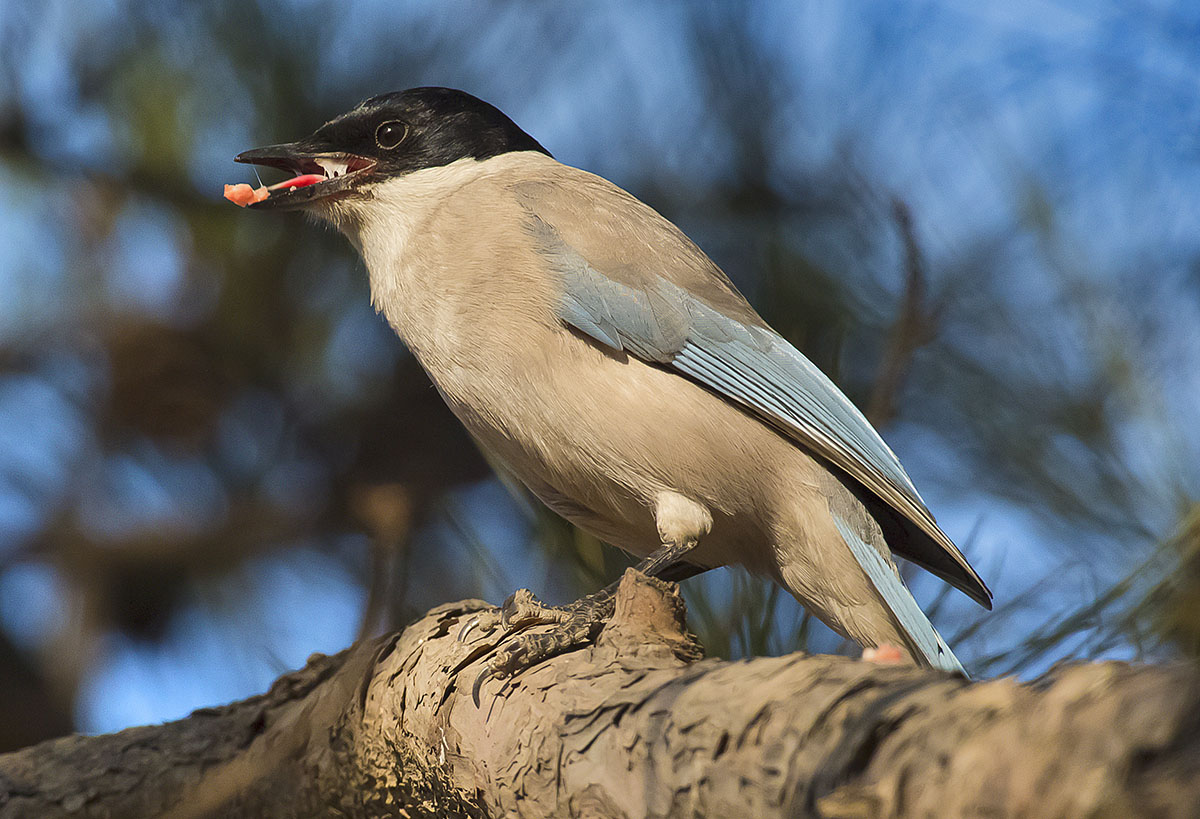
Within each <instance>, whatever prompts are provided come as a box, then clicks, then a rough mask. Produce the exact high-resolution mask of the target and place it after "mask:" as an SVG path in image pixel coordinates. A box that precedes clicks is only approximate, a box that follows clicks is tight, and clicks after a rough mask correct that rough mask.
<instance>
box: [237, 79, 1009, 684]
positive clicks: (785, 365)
mask: <svg viewBox="0 0 1200 819" xmlns="http://www.w3.org/2000/svg"><path fill="white" fill-rule="evenodd" d="M235 161H237V162H241V163H250V164H254V165H260V166H264V167H271V168H275V169H279V170H282V171H284V172H286V173H288V174H290V176H289V178H288V179H286V180H284V181H282V182H279V183H277V184H274V185H271V186H270V187H262V188H259V189H258V190H256V191H250V189H249V186H246V185H242V186H237V187H239V188H242V189H244V190H242V191H240V192H233V193H231V192H230V190H231V189H230V188H228V187H227V196H229V198H231V199H233V200H234V201H236V202H238V204H242V205H243V206H248V207H249V208H250V209H253V210H278V211H289V210H302V211H306V212H307V213H308V214H309V215H311V216H314V217H316V219H317V220H319V221H323V222H325V223H328V224H330V225H332V226H334V227H335V228H336V229H337V230H339V231H340V232H341V233H343V234H345V236H346V237H347V238H348V239H349V241H350V243H351V244H352V245H353V246H354V248H355V249H356V250H357V251H358V253H359V254H360V255H361V257H362V259H363V260H364V262H365V265H366V270H367V275H368V278H369V282H370V291H371V299H372V303H373V305H374V307H375V308H376V310H377V311H379V312H380V313H381V314H382V315H383V316H384V318H385V319H386V320H387V322H388V323H389V324H390V325H391V327H392V328H393V329H394V330H395V332H396V333H397V335H399V337H400V339H401V340H402V341H403V343H404V344H405V345H406V346H407V348H408V349H409V350H410V351H411V353H412V354H413V355H414V356H415V357H416V359H417V361H418V362H419V363H420V365H421V366H422V367H423V368H424V369H425V371H426V372H427V373H428V375H429V378H430V380H431V381H432V383H433V384H434V386H435V387H436V388H437V390H438V392H439V393H440V394H441V396H442V398H443V399H444V400H445V402H446V404H447V405H448V406H449V408H450V409H451V410H452V411H453V413H454V414H455V415H456V416H457V417H458V419H459V420H460V421H461V423H462V424H463V426H464V427H466V429H467V431H468V432H469V433H470V435H471V437H472V438H473V439H474V441H475V442H476V443H477V445H478V446H479V447H480V449H481V450H482V451H483V452H484V453H485V454H486V455H487V456H488V458H489V460H491V461H492V462H493V463H495V464H498V465H500V469H502V470H503V471H504V472H505V473H507V475H508V476H509V477H511V478H514V479H515V480H516V481H518V482H519V483H520V484H523V485H524V486H525V487H526V488H527V489H528V490H529V491H530V492H531V493H532V494H533V495H534V496H536V497H537V498H538V499H539V500H540V501H541V502H542V503H544V504H545V505H546V506H547V507H549V508H550V509H552V510H553V511H554V512H556V513H558V514H559V515H561V516H562V517H564V518H566V519H567V520H568V521H570V522H571V523H573V524H575V525H576V526H578V527H579V528H581V529H583V530H585V531H587V532H590V533H592V534H594V535H595V536H597V537H598V538H600V539H601V540H603V541H606V542H608V543H611V544H613V545H615V546H617V547H619V548H621V549H623V550H625V551H626V552H628V553H630V554H631V555H633V556H635V557H638V558H641V561H640V563H638V564H637V568H638V569H639V570H640V571H642V572H644V573H646V574H648V575H651V576H654V577H658V578H661V579H664V580H669V581H679V580H683V579H686V578H688V577H691V576H693V575H695V574H698V573H700V572H703V571H706V570H709V569H712V568H716V567H720V566H728V565H740V566H743V567H745V568H746V569H747V570H749V571H750V572H752V573H754V574H757V575H760V576H765V577H768V578H770V579H772V580H773V581H774V582H776V583H778V584H779V585H781V586H782V587H783V588H784V589H786V590H787V591H788V592H790V593H791V594H792V595H793V596H794V597H795V598H796V599H797V600H798V601H799V602H800V603H801V604H802V605H803V606H804V607H805V608H806V609H807V610H808V611H809V612H811V613H812V614H813V615H815V616H816V617H818V618H819V619H820V620H822V621H823V622H824V623H825V624H827V625H828V626H830V627H831V628H832V629H833V630H834V631H836V632H837V633H839V634H840V635H842V636H843V637H845V638H849V639H851V640H853V641H855V642H857V643H858V644H859V645H860V646H862V647H863V648H864V650H865V652H864V653H866V651H868V650H869V651H875V650H881V649H882V650H892V651H894V650H895V649H900V650H901V652H902V654H903V655H906V659H907V660H909V661H911V662H913V663H915V664H917V665H920V666H925V667H932V668H936V669H941V670H944V671H949V672H956V673H960V674H963V675H964V676H965V675H966V672H965V670H964V668H963V666H962V664H961V663H960V662H959V660H958V659H957V658H956V657H955V655H954V652H953V651H952V650H951V648H950V646H949V645H947V643H946V641H945V640H944V639H943V638H942V637H941V635H940V634H938V632H937V631H936V630H935V629H934V627H933V625H932V624H931V623H930V622H929V620H928V618H927V617H926V616H925V614H924V613H923V612H922V611H921V609H920V607H919V606H918V604H917V603H916V601H915V600H914V598H913V596H912V594H911V593H910V592H909V590H908V589H907V587H906V586H905V584H904V581H903V580H902V578H901V576H900V574H899V572H898V570H897V567H896V564H895V561H894V559H893V556H894V555H898V556H900V557H903V558H905V559H907V560H909V561H911V562H913V563H915V564H917V565H918V566H921V567H923V568H924V569H926V570H928V571H930V572H931V573H933V574H934V575H936V576H938V577H940V578H941V579H943V580H944V581H946V582H948V583H949V584H950V585H952V586H953V587H955V588H957V589H959V590H960V591H962V592H963V593H965V594H966V595H967V596H968V597H970V598H971V599H973V600H975V601H976V602H977V603H979V604H980V605H982V606H984V607H985V608H988V609H990V608H991V605H992V603H991V601H992V593H991V591H990V590H989V589H988V587H987V585H986V584H985V583H984V582H983V580H982V579H981V578H980V576H979V575H978V574H977V573H976V571H975V570H974V569H973V568H972V567H971V565H970V564H969V563H968V562H967V559H966V558H965V557H964V556H963V554H962V552H961V551H960V550H959V549H958V548H957V547H956V546H955V545H954V543H953V541H951V539H950V538H949V537H948V536H947V535H946V534H945V533H944V532H943V531H942V529H941V528H940V527H939V526H938V524H937V522H936V520H935V519H934V516H933V514H932V513H931V512H930V510H929V508H928V506H927V505H926V504H925V502H924V501H923V500H922V498H921V496H920V495H919V494H918V492H917V489H916V487H915V486H914V485H913V482H912V480H911V479H910V478H909V476H908V474H907V473H906V472H905V470H904V468H903V467H902V466H901V464H900V462H899V460H898V459H897V457H896V456H895V454H894V453H893V452H892V450H891V449H890V448H889V447H888V446H887V444H886V443H885V442H884V441H883V439H882V438H881V437H880V435H879V433H878V432H876V430H875V429H874V428H873V427H872V426H871V424H870V423H869V422H868V421H867V419H866V418H865V417H864V416H863V414H862V413H861V412H860V411H859V410H858V409H857V408H856V407H855V406H854V404H853V403H851V401H850V400H849V399H848V398H847V397H846V396H845V395H844V394H843V393H842V392H841V391H840V390H839V389H838V387H837V386H835V385H834V383H833V382H832V381H831V380H830V379H829V378H828V377H827V376H826V375H825V374H824V373H822V372H821V370H820V369H818V368H817V367H816V366H815V365H814V364H813V363H812V362H810V361H809V360H808V359H807V358H806V357H805V356H804V355H803V354H802V353H800V351H799V350H797V349H796V348H795V347H794V346H792V344H790V343H789V342H788V341H787V340H786V339H785V338H784V337H783V336H781V335H780V334H779V333H777V332H776V331H775V330H773V329H772V328H771V327H770V326H769V325H768V324H767V322H766V321H764V320H763V318H762V317H761V316H759V314H758V313H757V312H756V311H755V310H754V308H753V307H752V306H751V305H750V303H749V302H748V301H747V300H746V299H745V298H744V297H743V296H742V294H741V293H740V292H739V291H738V289H737V288H736V287H735V286H734V284H733V283H732V282H731V281H730V279H729V278H728V277H727V276H726V275H725V274H724V273H723V272H722V271H721V269H720V268H719V267H718V266H717V265H716V264H715V263H714V262H713V261H712V260H710V259H709V257H708V256H707V255H706V254H705V253H704V252H703V251H702V250H701V249H700V248H699V247H698V246H697V245H696V244H695V243H693V242H692V241H691V240H690V239H689V238H688V237H687V236H686V235H684V233H683V232H682V231H681V230H680V229H679V228H677V227H676V226H675V225H674V224H672V223H671V222H670V221H668V220H667V219H666V218H664V217H663V216H662V215H660V214H659V213H658V212H657V211H655V210H654V209H652V208H651V207H650V206H648V205H646V204H644V203H643V202H641V201H640V200H638V199H637V198H635V197H634V196H632V195H631V194H629V193H627V192H626V191H624V190H623V189H621V188H620V187H618V186H617V185H615V184H613V183H611V182H609V181H608V180H606V179H603V178H602V177H600V176H597V175H594V174H592V173H589V172H587V171H584V170H581V169H577V168H574V167H571V166H569V165H566V164H563V163H560V162H558V161H557V160H556V159H555V158H554V157H553V156H552V155H551V154H550V152H549V151H547V150H546V149H545V148H544V147H543V146H542V145H541V144H540V143H538V142H537V140H535V139H534V138H533V137H532V136H530V135H529V134H527V133H526V132H525V131H523V130H522V129H521V128H520V127H519V126H518V125H517V124H516V123H515V122H513V120H512V119H510V118H509V117H508V116H506V115H505V114H504V113H503V112H501V111H500V110H499V109H498V108H496V107H495V106H493V105H491V104H489V103H487V102H485V101H483V100H481V99H479V98H477V97H475V96H472V95H470V94H468V93H466V92H463V91H459V90H455V89H450V88H438V87H422V88H412V89H408V90H405V91H399V92H392V93H388V94H382V95H380V96H375V97H372V98H370V99H368V100H366V101H364V102H362V103H360V104H358V105H357V106H355V107H354V108H353V109H351V110H350V111H348V112H346V113H344V114H342V115H340V116H337V117H336V118H334V119H332V120H330V121H329V122H327V123H325V124H324V125H322V126H320V127H319V128H317V129H316V131H314V132H313V133H312V134H311V135H309V136H307V137H304V138H302V139H300V140H298V141H295V142H290V143H285V144H278V145H271V146H268V147H263V148H257V149H254V150H249V151H245V152H243V153H241V154H239V155H238V156H237V157H236V158H235ZM614 588H615V584H614V585H613V586H609V587H608V588H606V589H602V590H599V591H597V592H595V593H593V594H591V595H588V596H586V597H584V598H582V599H581V600H579V601H577V602H575V603H573V604H570V605H568V606H565V607H553V606H548V605H545V604H542V603H541V602H540V601H539V600H538V599H537V598H536V597H534V596H533V595H532V593H530V592H527V591H525V590H522V591H519V592H517V593H515V594H514V595H513V596H512V597H510V598H509V599H508V601H506V603H505V605H504V607H503V609H502V610H501V613H500V615H499V623H498V624H497V623H492V624H490V625H489V628H495V627H497V625H499V626H500V627H502V628H503V629H505V633H506V634H507V635H508V636H510V637H511V639H509V640H507V641H501V642H500V643H498V644H497V647H496V648H495V650H494V652H493V653H492V655H491V657H490V659H488V660H487V661H486V663H485V664H484V666H483V669H482V670H481V672H480V674H479V676H478V677H477V679H476V684H475V687H474V690H475V695H476V701H477V702H478V692H479V689H480V686H481V685H483V684H484V683H485V682H486V681H487V680H489V679H492V678H505V677H509V676H511V675H513V674H516V673H519V672H520V671H522V670H524V669H526V668H529V667H531V666H533V665H536V664H537V663H539V662H540V661H542V660H544V659H546V658H548V657H550V656H553V655H555V654H558V653H562V652H564V651H569V650H573V649H575V648H579V647H581V646H583V645H586V644H587V643H588V642H589V641H591V640H592V639H594V638H595V637H596V635H597V634H598V633H599V631H600V630H601V629H602V628H603V624H604V622H605V620H606V619H607V618H608V617H611V614H612V610H613V595H614ZM530 624H545V625H550V626H551V628H550V629H549V630H545V629H541V630H536V629H535V630H532V631H530V630H529V629H527V628H525V627H526V626H528V625H530Z"/></svg>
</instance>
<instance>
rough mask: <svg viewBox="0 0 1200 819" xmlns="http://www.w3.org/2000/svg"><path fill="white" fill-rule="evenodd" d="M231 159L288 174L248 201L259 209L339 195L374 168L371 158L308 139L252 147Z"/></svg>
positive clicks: (304, 203) (298, 205) (291, 206)
mask: <svg viewBox="0 0 1200 819" xmlns="http://www.w3.org/2000/svg"><path fill="white" fill-rule="evenodd" d="M233 161H234V162H244V163H247V164H250V165H265V166H266V167H269V168H279V169H280V170H282V171H286V172H287V173H289V174H291V176H290V177H289V178H288V179H285V180H284V181H283V182H279V183H276V184H274V185H270V186H268V187H267V188H266V192H267V196H266V197H265V198H262V199H259V200H258V201H254V202H251V203H250V207H252V208H256V209H258V210H268V209H272V208H273V209H275V210H295V209H297V208H303V207H307V206H309V205H312V204H314V203H315V202H318V201H320V200H323V199H329V198H331V197H339V198H340V197H342V196H345V195H346V194H347V193H349V191H350V190H351V189H352V188H353V187H354V186H355V185H357V184H358V183H359V182H361V181H363V178H364V177H366V176H367V175H368V174H369V173H370V172H371V169H372V168H374V167H375V160H373V159H368V158H367V157H363V156H357V155H355V154H347V153H340V152H336V151H328V150H325V149H324V148H323V146H320V145H318V144H316V143H315V142H312V141H310V140H301V141H299V142H288V143H285V144H283V145H269V146H267V147H265V148H255V149H253V150H251V151H244V152H242V153H240V154H238V155H237V156H236V157H234V160H233Z"/></svg>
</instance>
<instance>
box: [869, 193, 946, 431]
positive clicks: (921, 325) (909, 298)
mask: <svg viewBox="0 0 1200 819" xmlns="http://www.w3.org/2000/svg"><path fill="white" fill-rule="evenodd" d="M892 214H893V216H894V218H895V220H896V228H897V230H898V231H899V232H900V238H901V240H902V241H903V242H904V295H903V297H902V299H901V302H900V313H899V315H898V316H896V321H895V322H894V323H893V324H892V329H891V332H890V333H889V334H888V343H887V348H886V350H885V351H884V354H883V360H882V361H880V363H879V374H878V375H877V376H876V378H875V383H874V386H873V387H872V388H871V397H870V399H869V400H868V402H867V412H866V415H867V418H869V419H870V421H871V423H872V424H874V425H875V426H882V425H884V424H886V423H887V422H888V421H890V420H891V419H892V416H893V415H894V414H895V412H896V395H897V394H898V393H899V392H900V387H901V385H902V384H903V383H904V378H905V376H906V375H907V374H908V370H909V367H911V366H912V359H913V355H914V354H915V353H916V351H917V350H918V349H919V348H921V347H922V346H923V345H925V344H928V343H929V342H930V341H931V340H933V337H934V334H935V332H936V325H937V316H936V311H932V310H929V309H928V308H927V307H926V306H925V260H924V256H923V255H922V253H921V247H920V245H919V244H918V243H917V236H916V233H915V232H914V231H913V222H912V211H910V210H909V208H908V205H907V204H906V203H905V202H904V201H903V200H900V199H894V200H892Z"/></svg>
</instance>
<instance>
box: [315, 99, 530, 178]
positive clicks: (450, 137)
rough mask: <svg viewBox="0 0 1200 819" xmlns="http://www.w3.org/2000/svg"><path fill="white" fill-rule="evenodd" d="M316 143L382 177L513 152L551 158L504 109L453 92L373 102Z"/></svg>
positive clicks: (324, 130) (335, 123)
mask: <svg viewBox="0 0 1200 819" xmlns="http://www.w3.org/2000/svg"><path fill="white" fill-rule="evenodd" d="M313 138H314V139H316V140H317V141H319V142H323V143H325V144H327V145H328V146H329V149H330V150H336V151H341V152H344V153H348V154H355V155H357V156H365V157H369V158H371V159H375V160H376V161H377V162H378V166H377V168H376V172H377V173H378V174H379V175H382V176H390V175H395V174H402V173H408V172H410V171H416V170H421V169H422V168H436V167H439V166H441V165H449V164H450V163H451V162H454V161H456V160H459V159H466V158H471V159H478V160H483V159H489V158H491V157H493V156H499V155H500V154H505V153H510V152H512V151H540V152H541V153H544V154H546V155H547V156H549V155H550V152H549V151H547V150H546V149H545V148H543V147H542V146H541V145H539V144H538V142H537V140H535V139H534V138H533V137H531V136H530V135H529V134H527V133H525V132H524V131H522V130H521V129H520V128H518V127H517V124H516V123H515V122H513V121H512V120H511V119H509V118H508V117H507V116H505V114H504V112H502V111H501V110H500V109H499V108H497V107H496V106H494V105H491V104H489V103H486V102H484V101H483V100H481V99H479V98H477V97H473V96H471V95H470V94H467V93H465V92H463V91H456V90H454V89H453V88H410V89H408V90H407V91H396V92H393V93H391V94H381V95H379V96H378V97H372V98H371V99H369V100H367V101H366V102H363V103H361V104H359V105H358V106H357V107H356V108H354V109H353V110H351V111H349V112H347V113H345V114H342V115H341V116H339V117H337V118H336V119H334V120H332V121H330V122H328V123H326V124H325V125H322V126H321V127H320V128H318V129H317V131H316V133H314V134H313Z"/></svg>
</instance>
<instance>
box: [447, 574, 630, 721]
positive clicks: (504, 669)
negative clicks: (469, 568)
mask: <svg viewBox="0 0 1200 819" xmlns="http://www.w3.org/2000/svg"><path fill="white" fill-rule="evenodd" d="M612 612H613V597H612V594H611V593H609V591H608V590H607V589H606V590H604V591H601V592H598V593H596V594H589V595H587V596H586V597H583V598H581V599H579V600H576V601H575V602H574V603H571V604H570V605H568V606H562V607H558V606H547V605H546V604H545V603H543V602H542V601H540V600H538V599H537V598H536V597H534V595H533V593H532V592H530V591H529V590H528V589H520V590H518V591H516V592H514V593H513V594H512V595H511V596H509V598H508V599H507V600H505V601H504V605H503V606H501V607H500V609H499V610H498V611H497V610H493V611H491V612H485V613H483V614H479V615H475V616H474V617H472V618H471V619H470V620H468V621H467V623H466V624H464V626H463V628H462V630H461V631H460V632H459V639H460V640H465V639H466V638H467V637H468V636H469V634H470V633H471V632H472V631H473V630H476V629H478V630H480V631H481V632H482V633H485V634H488V633H491V632H493V631H495V630H496V629H500V630H501V631H502V635H501V639H505V638H508V637H511V638H512V639H511V640H510V641H509V642H507V643H502V644H500V645H498V646H497V648H496V649H495V651H494V652H493V653H492V655H491V657H489V658H488V661H487V663H486V664H485V665H484V667H483V670H481V671H480V672H479V676H477V677H476V678H475V684H474V686H472V688H471V696H472V698H473V699H474V701H475V705H476V706H477V707H478V705H479V692H480V689H481V688H482V687H483V684H484V683H485V682H487V681H488V680H489V679H501V680H502V679H507V678H508V677H512V676H513V675H515V674H517V673H518V672H520V671H524V670H525V669H527V668H532V667H533V666H535V665H537V664H538V663H540V662H542V661H543V660H548V659H550V658H551V657H555V656H557V655H559V654H565V653H567V652H568V651H574V650H575V649H577V648H582V647H583V646H586V645H589V644H590V643H591V642H592V641H594V640H595V639H596V637H597V636H599V634H600V631H601V630H602V629H603V628H604V624H605V623H606V622H607V621H608V619H609V618H610V617H611V616H612ZM543 625H552V626H553V628H551V629H549V630H546V631H539V632H537V633H534V634H517V632H520V631H524V630H525V629H528V628H532V627H533V626H543Z"/></svg>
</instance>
